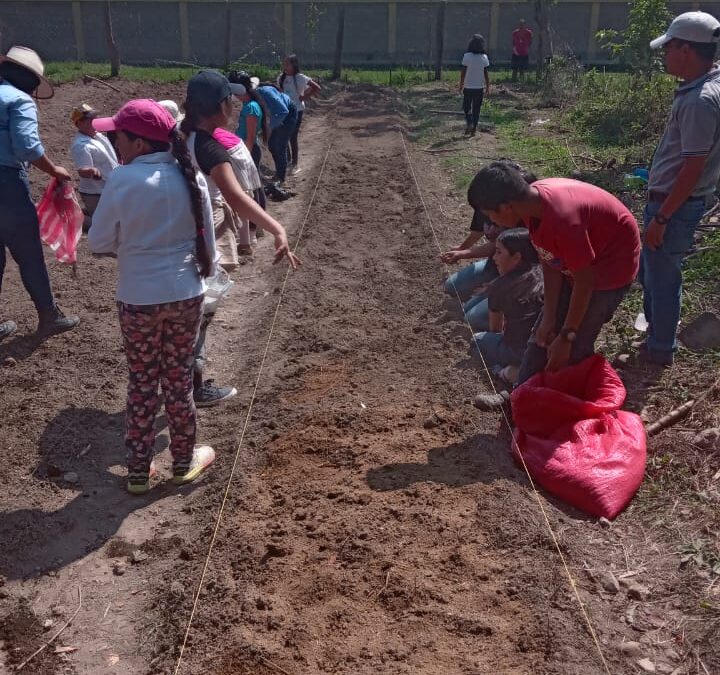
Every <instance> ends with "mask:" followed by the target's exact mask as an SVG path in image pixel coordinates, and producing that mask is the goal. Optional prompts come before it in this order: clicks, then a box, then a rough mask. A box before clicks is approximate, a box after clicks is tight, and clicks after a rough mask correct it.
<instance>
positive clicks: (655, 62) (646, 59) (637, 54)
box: [597, 0, 670, 79]
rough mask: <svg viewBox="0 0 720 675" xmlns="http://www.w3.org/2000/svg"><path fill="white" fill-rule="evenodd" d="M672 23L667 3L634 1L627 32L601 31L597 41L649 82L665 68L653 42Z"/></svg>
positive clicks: (663, 0)
mask: <svg viewBox="0 0 720 675" xmlns="http://www.w3.org/2000/svg"><path fill="white" fill-rule="evenodd" d="M669 23H670V12H669V11H668V7H667V0H633V2H631V3H630V10H629V12H628V25H627V28H626V29H625V31H623V32H621V31H617V30H601V31H599V32H598V34H597V38H598V41H599V42H600V44H601V45H602V46H603V47H604V48H605V49H608V50H609V51H610V53H611V54H612V56H613V57H614V58H616V59H618V61H620V63H622V64H623V65H625V66H628V67H630V68H632V69H633V70H634V71H635V73H636V74H638V75H640V76H642V77H644V78H646V79H649V78H650V77H651V76H652V75H653V73H656V72H659V71H660V68H661V64H662V53H661V52H659V51H658V50H654V49H650V41H651V40H653V39H654V38H656V37H658V36H659V35H662V34H663V33H664V32H665V30H666V29H667V27H668V24H669Z"/></svg>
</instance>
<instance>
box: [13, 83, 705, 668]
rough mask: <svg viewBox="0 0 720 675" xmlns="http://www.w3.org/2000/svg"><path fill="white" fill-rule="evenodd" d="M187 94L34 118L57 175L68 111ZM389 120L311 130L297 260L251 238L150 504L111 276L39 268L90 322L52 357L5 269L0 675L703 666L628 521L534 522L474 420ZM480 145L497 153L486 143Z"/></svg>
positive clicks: (292, 221)
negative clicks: (194, 417)
mask: <svg viewBox="0 0 720 675" xmlns="http://www.w3.org/2000/svg"><path fill="white" fill-rule="evenodd" d="M180 91H181V89H180V88H178V87H169V88H168V87H164V88H163V87H158V88H153V89H148V88H147V87H146V88H145V89H141V87H140V86H137V85H132V84H125V85H123V94H122V95H120V94H117V95H116V94H114V93H113V92H110V91H108V90H106V89H104V88H102V87H100V85H93V86H84V85H67V86H64V87H61V88H60V90H59V92H58V95H57V96H56V98H55V99H53V100H52V101H51V102H49V103H47V104H42V116H43V128H44V129H45V130H46V131H45V134H44V136H45V139H46V144H47V146H48V148H49V149H50V152H51V153H52V156H53V157H55V158H57V160H60V159H61V158H62V159H65V158H66V153H65V148H66V147H67V146H68V145H69V139H70V131H69V125H67V124H65V119H66V116H67V112H68V110H69V108H70V107H71V105H72V104H73V103H75V102H76V101H79V100H89V101H90V102H92V103H93V104H96V105H102V106H103V107H105V109H106V110H108V111H110V110H113V109H114V108H115V107H116V106H117V105H118V104H119V103H120V102H121V101H123V100H125V99H127V98H130V97H133V96H138V95H151V96H153V97H155V98H164V97H174V98H179V96H180ZM405 124H406V120H405V119H404V117H403V115H402V109H401V107H400V106H399V103H398V101H397V100H396V98H395V97H394V95H392V94H390V93H386V92H382V91H381V90H378V89H373V88H369V87H368V88H358V87H356V88H351V89H347V90H338V91H337V92H336V93H334V95H333V96H332V97H331V98H330V99H328V100H326V101H324V102H321V103H320V104H319V105H318V106H317V107H316V108H315V109H314V110H313V111H312V113H311V114H310V115H309V119H308V122H307V126H306V127H305V128H304V129H305V131H304V136H303V146H302V147H303V151H304V156H303V160H302V163H303V173H302V174H301V175H300V176H299V177H298V178H297V179H295V185H294V188H295V189H296V190H297V192H298V196H297V197H296V198H294V199H293V200H290V201H288V202H285V203H283V204H281V205H272V211H273V213H274V214H275V215H276V216H277V217H278V218H279V219H280V220H281V221H282V222H284V223H285V224H286V226H287V227H288V229H289V231H290V233H291V241H294V240H295V238H296V237H297V234H298V232H299V229H300V227H301V225H302V224H303V222H304V220H305V217H306V214H307V222H306V224H305V228H304V230H303V234H302V240H301V242H300V246H299V249H298V252H299V254H300V256H301V257H302V259H303V261H304V267H303V268H302V270H301V271H299V272H297V273H294V274H291V275H290V277H289V279H288V281H287V285H286V286H285V287H284V292H281V291H282V289H283V280H284V277H285V269H284V268H283V267H271V266H270V264H269V263H270V259H271V255H270V246H271V242H269V241H268V238H265V239H264V240H261V246H260V250H259V252H258V254H257V256H256V259H255V261H254V262H253V263H250V264H247V265H245V266H243V267H241V268H240V269H239V271H238V272H236V273H235V274H234V278H235V280H236V287H235V288H234V290H233V293H232V295H231V298H230V299H229V300H228V301H227V303H226V305H225V306H224V307H223V308H222V310H221V311H220V312H219V314H218V318H217V320H216V322H215V324H213V327H212V328H211V331H210V345H209V346H210V356H211V363H210V365H209V368H208V372H209V374H210V376H212V377H215V378H216V379H217V380H218V382H220V383H222V384H225V383H232V384H234V385H235V386H236V387H237V388H238V391H239V395H238V396H237V397H236V398H235V399H233V400H232V401H231V402H230V403H229V404H228V405H227V406H225V407H223V408H216V409H210V410H205V411H202V412H201V413H200V420H201V439H202V440H203V441H205V442H208V443H210V444H212V445H213V446H214V447H215V448H216V450H217V451H218V462H217V463H216V465H215V467H214V469H213V470H212V472H211V473H210V474H209V475H208V476H207V478H205V479H203V480H202V481H201V482H200V483H199V484H198V485H196V486H193V487H191V488H185V489H181V490H177V489H174V488H173V487H172V486H171V485H170V484H169V483H168V482H167V478H168V477H169V472H168V465H169V457H168V453H167V451H164V452H163V453H162V455H161V461H160V464H161V473H162V481H161V482H160V484H158V485H155V486H154V488H153V489H152V490H151V492H150V494H149V495H148V496H147V497H142V498H133V497H130V496H128V495H126V494H125V493H124V491H123V462H124V456H123V439H122V430H123V410H124V387H125V361H124V356H123V353H122V350H121V344H120V337H119V330H118V328H117V323H116V318H115V308H114V301H113V297H114V287H115V274H114V263H113V262H112V261H108V260H100V261H98V260H93V259H92V258H90V257H89V255H88V253H87V250H86V249H85V248H84V246H83V249H82V257H81V262H80V265H79V273H78V277H77V278H73V277H72V276H71V274H70V272H69V270H68V269H66V268H63V267H61V266H59V265H58V264H55V263H50V270H51V276H52V279H53V283H54V285H55V288H56V291H57V295H58V298H59V301H60V303H61V304H62V306H63V307H64V308H66V309H67V310H70V311H75V312H77V313H79V314H80V315H81V317H82V320H83V323H82V325H81V328H80V329H79V330H77V331H75V332H73V333H70V334H68V335H64V336H61V337H56V338H53V339H52V340H49V341H47V342H44V343H42V344H39V343H37V342H36V341H35V340H34V339H33V338H32V336H31V332H32V329H33V327H34V313H33V312H32V307H31V304H30V301H29V299H28V298H27V296H26V295H25V293H24V290H23V289H22V287H21V285H20V282H19V279H18V276H17V273H16V268H15V267H14V265H12V264H11V265H10V269H9V272H8V274H7V276H6V281H5V284H4V288H3V295H2V309H3V315H4V316H6V317H8V318H10V317H12V318H13V319H15V320H16V321H17V322H18V324H19V326H20V331H19V334H18V336H17V337H15V338H12V339H10V340H6V341H5V342H3V343H2V344H0V362H3V360H4V359H6V358H7V357H12V358H13V359H14V360H15V361H16V364H15V365H11V366H5V367H3V368H2V369H1V370H0V372H1V373H2V380H3V383H4V386H3V388H2V390H0V406H1V407H2V410H3V415H2V419H0V443H1V444H2V450H3V459H4V461H3V463H2V465H0V471H1V473H0V480H1V481H2V485H3V491H2V497H0V500H1V501H0V504H1V506H2V510H3V514H2V518H1V519H0V541H2V543H3V546H2V549H1V550H0V574H2V575H4V576H3V582H4V583H2V584H0V585H1V586H2V587H0V603H2V604H1V605H0V618H2V624H1V625H0V640H2V647H3V649H2V651H0V673H2V672H10V671H11V670H12V668H13V667H14V666H17V665H18V664H20V663H21V662H22V661H23V660H24V659H25V658H27V657H28V656H29V655H30V654H32V652H33V651H35V649H36V648H38V647H40V646H41V645H43V644H44V643H45V642H47V641H48V640H49V639H50V638H52V637H53V636H54V635H55V634H56V633H57V631H58V630H60V629H61V628H63V626H64V625H65V623H66V622H67V621H68V620H69V619H71V618H72V619H73V620H72V622H71V624H70V625H69V626H68V627H67V628H66V629H65V630H64V631H63V632H62V633H61V634H60V636H59V637H58V638H57V639H56V640H55V642H54V643H53V644H52V645H51V646H50V647H49V648H48V649H46V650H45V651H43V652H42V653H41V654H40V655H38V656H36V657H35V658H34V659H33V660H32V661H31V662H30V663H29V664H28V665H27V666H26V667H25V668H24V670H23V671H22V672H26V673H38V674H42V675H50V674H60V673H77V674H81V673H82V674H85V673H88V674H93V675H94V674H96V673H98V674H99V673H128V674H130V673H172V672H179V673H185V674H190V673H192V674H197V675H200V674H203V675H205V674H217V675H240V674H251V673H252V674H257V675H271V674H272V673H278V672H279V673H293V674H306V675H310V674H313V673H348V674H350V673H352V674H356V673H357V674H371V673H387V674H395V673H422V674H426V675H431V674H436V673H448V674H456V673H457V674H460V673H463V674H464V673H468V674H469V673H483V674H486V673H487V674H489V673H563V674H565V673H567V674H571V673H572V674H575V673H577V674H580V673H582V674H594V673H603V672H613V673H628V672H634V671H636V670H638V667H637V666H636V665H635V664H636V662H637V661H639V660H641V659H643V658H646V659H650V660H651V661H652V662H653V668H656V671H655V672H664V673H671V672H676V673H678V674H679V673H686V672H688V673H689V672H696V671H695V670H694V664H691V663H690V661H689V660H687V659H685V658H684V657H685V655H686V653H685V651H684V647H683V645H682V644H681V642H680V640H679V639H678V637H677V635H676V634H675V633H674V632H673V630H674V627H675V626H676V622H675V619H676V618H677V617H676V616H675V615H674V614H673V612H675V614H678V613H680V614H681V610H680V609H678V608H679V607H680V605H678V604H677V598H678V594H679V591H678V588H680V586H679V584H683V583H684V584H690V583H694V581H693V578H691V577H690V576H689V575H688V574H687V573H683V572H681V571H677V570H676V567H677V565H676V564H674V563H673V561H671V560H668V559H667V551H664V550H661V549H659V548H657V549H656V548H653V546H654V542H653V541H650V542H648V541H645V542H642V541H641V540H640V538H639V530H637V529H634V528H635V527H636V526H635V525H634V524H633V523H632V522H627V521H625V520H623V518H621V519H620V520H619V521H618V522H617V523H616V524H614V525H613V526H612V527H610V528H606V527H603V526H602V525H601V524H599V523H597V522H596V521H592V520H588V519H586V518H584V517H583V516H581V515H580V514H578V513H576V512H570V511H568V510H567V509H566V508H564V507H562V506H560V505H558V504H555V503H554V502H552V501H551V500H548V498H547V496H544V495H543V496H541V497H540V499H541V500H542V503H543V504H544V506H545V508H546V511H547V513H548V517H549V521H548V522H546V521H545V519H544V516H543V515H542V512H541V511H540V509H539V507H538V500H537V498H536V496H535V495H534V493H533V492H532V490H531V489H530V487H529V483H528V481H527V479H526V477H525V476H524V474H523V473H522V471H520V470H519V469H517V468H516V467H515V466H514V465H513V463H512V462H511V460H510V458H509V453H508V436H507V433H506V432H505V431H504V430H503V429H502V428H501V425H500V422H499V420H498V418H497V417H496V416H493V415H482V414H480V413H479V412H478V411H476V410H475V409H474V408H473V407H472V406H471V405H470V401H471V399H472V397H473V396H474V395H475V394H476V393H478V392H479V391H482V390H486V389H487V387H488V384H487V380H486V377H485V376H484V374H483V373H481V372H480V371H479V370H478V367H477V364H476V363H475V362H474V361H472V360H471V359H470V358H469V357H468V352H467V337H468V336H467V333H466V328H465V327H464V326H463V325H462V324H460V323H459V322H453V321H448V320H447V317H446V316H445V315H444V312H443V311H442V309H441V306H442V300H443V297H442V291H441V287H440V281H441V275H442V267H441V265H440V264H439V262H438V259H437V254H438V250H437V246H436V243H435V241H434V239H433V236H432V231H431V229H430V226H429V223H428V220H427V219H426V217H425V214H424V211H423V209H422V206H421V203H420V200H419V196H418V193H417V191H416V189H415V186H414V184H413V181H412V178H411V175H410V172H409V167H408V163H407V160H406V158H405V156H404V151H403V143H402V139H401V135H400V129H402V128H404V126H405ZM478 142H483V143H485V144H486V146H487V148H486V149H487V151H488V152H489V153H491V152H492V151H493V139H492V137H491V136H484V137H481V138H479V139H478ZM328 147H329V148H330V150H329V153H328V154H327V161H326V164H325V167H324V171H323V172H322V175H320V170H321V167H322V166H323V162H324V160H325V157H326V152H327V149H328ZM411 157H412V161H413V164H414V165H415V167H416V170H417V172H418V177H419V179H420V183H421V188H422V190H423V192H424V195H425V199H426V201H427V203H428V205H429V207H430V214H431V218H432V220H433V222H434V223H435V225H436V227H437V228H438V236H439V238H440V240H441V241H442V242H443V244H446V245H450V244H454V243H457V242H458V241H460V239H461V237H463V236H464V232H465V230H466V227H467V221H468V218H469V214H468V210H467V208H466V207H464V206H463V205H462V204H461V203H459V202H458V201H457V199H456V198H455V197H453V196H452V193H451V191H450V187H449V183H448V180H447V178H446V176H445V175H444V174H443V173H442V171H441V170H440V169H439V168H438V166H436V165H435V164H434V163H433V162H434V160H432V159H428V156H427V155H423V154H422V153H421V152H419V151H418V150H417V149H411ZM318 179H319V183H318V190H317V195H316V197H315V200H314V202H313V203H312V204H310V199H311V196H312V194H313V188H314V187H315V185H316V182H317V181H318ZM34 180H35V183H36V186H39V185H40V184H42V182H43V181H42V178H40V177H39V176H37V175H35V176H34ZM278 303H280V305H279V311H278V313H277V320H276V323H275V324H274V331H273V333H272V335H271V334H270V331H271V327H272V326H273V319H274V316H275V311H276V308H277V306H278ZM266 345H267V354H266V358H264V354H265V350H266ZM261 363H264V367H263V369H262V372H261V373H260V377H259V378H258V372H259V371H260V366H261ZM256 381H257V382H258V387H257V396H256V397H255V399H254V404H253V408H252V411H251V414H250V419H249V423H248V425H247V431H246V433H245V434H244V436H243V437H242V443H240V439H241V436H242V432H243V429H244V427H245V421H246V417H247V415H248V407H249V404H250V401H251V398H252V396H253V390H254V387H255V383H256ZM159 426H160V427H163V420H162V418H161V419H160V420H159ZM163 433H164V434H166V431H165V432H163ZM158 446H159V447H158V449H159V450H161V451H162V450H165V448H166V446H167V438H166V436H165V435H162V436H161V437H160V439H159V442H158ZM236 453H237V464H236V466H235V470H234V473H233V476H232V480H230V476H231V470H232V467H233V463H234V460H235V457H236ZM73 474H74V475H73ZM229 481H230V482H229ZM228 484H229V488H230V489H229V497H228V499H227V501H226V503H225V505H224V511H223V515H222V518H221V520H220V523H219V527H218V531H217V539H216V541H215V545H214V549H213V550H212V553H211V555H210V556H209V558H208V545H209V542H210V538H211V535H212V533H213V530H214V528H215V526H216V522H217V520H218V514H219V510H220V508H221V504H222V503H223V495H224V492H225V488H226V486H227V485H228ZM548 526H550V527H552V529H553V531H554V532H555V533H556V535H557V537H558V539H559V542H560V546H561V549H562V551H563V553H564V555H565V556H566V558H567V560H568V565H569V572H570V574H571V575H572V577H573V578H574V579H575V581H576V584H577V592H578V594H579V596H580V598H581V599H582V601H583V602H584V603H585V604H586V606H587V612H588V615H589V617H590V620H591V622H592V625H593V626H594V629H595V631H596V633H597V636H598V641H599V646H600V649H601V650H602V652H603V654H604V658H605V660H606V664H605V665H604V664H603V662H602V660H601V658H600V656H599V653H598V649H597V648H596V646H595V644H594V642H593V639H592V637H591V635H590V633H589V630H588V627H587V623H586V621H585V619H584V617H583V614H582V612H581V611H580V608H579V605H578V602H577V600H576V598H575V595H574V593H573V589H572V587H571V585H570V582H569V580H568V575H567V573H566V571H565V568H564V567H563V566H562V564H561V562H560V559H559V556H558V553H557V551H556V549H555V545H554V543H553V540H552V538H551V536H550V532H549V529H548ZM656 556H657V557H658V560H656V559H655V557H656ZM206 561H207V570H206V574H205V576H204V583H203V585H202V587H201V588H200V590H199V595H198V598H197V603H196V607H195V612H194V615H193V621H192V624H191V625H190V629H189V633H188V639H187V645H186V648H185V650H184V652H183V654H182V660H179V656H180V647H181V645H182V643H183V638H184V636H185V633H186V630H187V628H188V625H189V619H190V615H191V611H192V610H193V605H194V598H195V594H196V592H197V591H198V588H199V586H198V584H199V581H200V578H201V574H202V572H203V570H204V568H205V565H206ZM663 566H664V567H663ZM660 567H662V569H664V570H665V572H666V575H665V576H664V577H662V579H661V580H659V579H657V578H655V577H654V576H651V570H656V569H659V568H660ZM608 574H610V575H611V576H612V578H613V579H615V580H616V583H617V588H611V586H612V584H610V583H609V582H608ZM618 580H619V581H618ZM636 582H639V583H641V584H645V586H648V587H649V588H647V587H645V586H641V590H639V591H638V590H637V588H635V587H633V588H635V590H634V591H633V590H632V588H630V589H629V588H628V586H630V585H631V584H632V583H636ZM673 603H675V604H673ZM76 612H77V613H76ZM627 642H629V643H631V644H632V645H634V646H633V648H632V649H629V648H624V647H623V644H624V643H627ZM56 647H60V648H61V649H60V651H59V652H57V651H56ZM62 648H68V649H66V650H63V649H62ZM705 663H708V664H710V666H711V667H712V663H713V662H712V661H711V660H707V657H706V661H705ZM691 665H692V666H693V669H690V668H691ZM176 666H178V669H177V671H175V668H176ZM606 669H607V670H606ZM676 669H677V670H676ZM697 672H702V671H700V670H698V671H697ZM716 672H717V671H716Z"/></svg>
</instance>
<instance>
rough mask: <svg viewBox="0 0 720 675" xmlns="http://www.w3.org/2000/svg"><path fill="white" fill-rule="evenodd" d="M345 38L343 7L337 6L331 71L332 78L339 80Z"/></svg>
mask: <svg viewBox="0 0 720 675" xmlns="http://www.w3.org/2000/svg"><path fill="white" fill-rule="evenodd" d="M344 39H345V7H344V6H343V5H340V7H339V8H338V24H337V33H336V34H335V61H334V65H333V71H332V79H333V80H339V79H340V76H341V75H342V52H343V40H344Z"/></svg>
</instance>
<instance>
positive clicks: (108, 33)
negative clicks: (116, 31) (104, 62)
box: [105, 1, 120, 77]
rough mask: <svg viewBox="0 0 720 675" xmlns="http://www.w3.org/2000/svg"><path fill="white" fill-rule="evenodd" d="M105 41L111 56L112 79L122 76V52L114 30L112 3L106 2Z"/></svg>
mask: <svg viewBox="0 0 720 675" xmlns="http://www.w3.org/2000/svg"><path fill="white" fill-rule="evenodd" d="M105 40H106V41H107V48H108V55H109V56H110V77H117V76H118V75H119V74H120V52H119V51H118V48H117V45H116V44H115V36H114V35H113V28H112V12H111V11H110V3H109V2H107V1H106V2H105Z"/></svg>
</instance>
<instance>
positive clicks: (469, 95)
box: [463, 89, 485, 129]
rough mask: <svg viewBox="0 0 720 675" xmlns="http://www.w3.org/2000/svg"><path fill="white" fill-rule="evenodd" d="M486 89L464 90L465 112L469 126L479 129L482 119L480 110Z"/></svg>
mask: <svg viewBox="0 0 720 675" xmlns="http://www.w3.org/2000/svg"><path fill="white" fill-rule="evenodd" d="M484 96H485V90H484V89H463V112H464V113H465V121H466V122H467V124H468V126H471V127H472V128H473V129H477V125H478V120H479V119H480V108H481V107H482V103H483V97H484Z"/></svg>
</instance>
